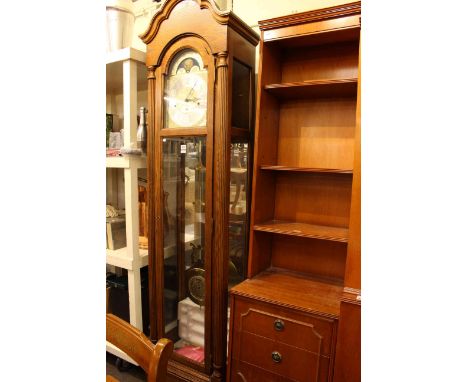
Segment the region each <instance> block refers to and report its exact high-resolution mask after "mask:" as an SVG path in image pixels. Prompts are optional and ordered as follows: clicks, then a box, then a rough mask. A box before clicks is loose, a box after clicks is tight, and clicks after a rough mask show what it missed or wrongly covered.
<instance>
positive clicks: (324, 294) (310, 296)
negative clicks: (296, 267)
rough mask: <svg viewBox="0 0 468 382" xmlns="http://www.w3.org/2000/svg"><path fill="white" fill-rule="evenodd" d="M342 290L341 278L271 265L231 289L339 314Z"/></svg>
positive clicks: (316, 311) (319, 312) (333, 315)
mask: <svg viewBox="0 0 468 382" xmlns="http://www.w3.org/2000/svg"><path fill="white" fill-rule="evenodd" d="M342 290H343V287H342V284H340V283H339V282H332V281H328V280H327V281H325V280H321V279H319V278H314V277H310V276H307V275H304V274H300V273H296V272H291V271H287V270H278V269H274V268H270V269H268V270H265V271H263V272H261V273H259V274H258V275H257V276H255V277H253V278H251V279H248V280H245V281H244V282H242V283H241V284H238V285H236V286H235V287H233V288H232V289H231V291H230V292H231V293H232V294H235V295H239V296H244V297H250V298H254V299H257V300H260V301H264V302H269V303H272V304H275V305H279V306H282V307H289V308H294V309H297V310H300V311H304V312H309V313H314V314H317V315H319V316H324V317H331V318H338V317H339V312H340V297H341V292H342Z"/></svg>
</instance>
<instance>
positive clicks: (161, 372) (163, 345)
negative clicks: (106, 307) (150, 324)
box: [106, 313, 174, 382]
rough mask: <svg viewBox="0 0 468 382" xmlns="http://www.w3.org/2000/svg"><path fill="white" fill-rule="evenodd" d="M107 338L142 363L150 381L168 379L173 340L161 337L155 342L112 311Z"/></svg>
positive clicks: (162, 381) (108, 320)
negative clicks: (168, 364)
mask: <svg viewBox="0 0 468 382" xmlns="http://www.w3.org/2000/svg"><path fill="white" fill-rule="evenodd" d="M106 339H107V341H109V342H110V343H111V344H113V345H115V346H117V347H118V348H119V349H120V350H122V351H123V352H125V353H126V354H127V355H128V356H129V357H130V358H132V359H134V360H135V361H136V362H137V363H138V365H140V367H141V368H142V369H143V370H144V371H145V372H146V375H147V381H148V382H150V381H151V382H165V381H166V376H167V363H168V361H169V358H170V357H171V355H172V351H173V348H174V344H173V343H172V341H171V340H168V339H166V338H161V339H160V340H159V341H158V342H157V343H156V344H153V343H152V342H151V341H150V340H149V339H148V337H146V336H145V334H144V333H142V332H141V331H140V330H138V329H137V328H135V327H133V326H132V325H130V324H129V323H128V322H126V321H124V320H122V319H120V318H119V317H116V316H114V315H113V314H110V313H108V314H106ZM110 380H112V379H110Z"/></svg>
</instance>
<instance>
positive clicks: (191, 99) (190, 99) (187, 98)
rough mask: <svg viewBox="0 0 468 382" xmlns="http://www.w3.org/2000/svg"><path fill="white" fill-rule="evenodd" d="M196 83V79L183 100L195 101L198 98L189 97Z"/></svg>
mask: <svg viewBox="0 0 468 382" xmlns="http://www.w3.org/2000/svg"><path fill="white" fill-rule="evenodd" d="M197 83H198V80H196V81H195V83H194V84H193V86H192V89H190V91H189V93H188V94H187V97H185V102H189V101H192V102H195V101H197V100H198V98H195V97H192V98H190V94H192V92H193V89H195V85H196V84H197Z"/></svg>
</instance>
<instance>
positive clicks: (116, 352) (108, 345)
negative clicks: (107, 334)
mask: <svg viewBox="0 0 468 382" xmlns="http://www.w3.org/2000/svg"><path fill="white" fill-rule="evenodd" d="M106 351H107V352H109V353H111V354H113V355H115V356H116V357H119V358H121V359H124V360H125V361H127V362H130V363H131V364H133V365H136V366H138V364H137V363H136V361H135V360H134V359H133V358H130V357H129V356H128V355H127V353H124V352H123V351H122V350H120V349H119V348H118V347H116V346H114V345H112V344H111V343H110V342H108V341H106Z"/></svg>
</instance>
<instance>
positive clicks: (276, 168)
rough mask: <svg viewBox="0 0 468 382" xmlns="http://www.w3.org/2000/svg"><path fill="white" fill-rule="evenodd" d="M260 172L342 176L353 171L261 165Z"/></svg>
mask: <svg viewBox="0 0 468 382" xmlns="http://www.w3.org/2000/svg"><path fill="white" fill-rule="evenodd" d="M260 169H261V170H267V171H298V172H310V173H319V174H327V173H330V174H342V175H352V174H353V170H350V169H336V168H311V167H291V166H279V165H261V166H260Z"/></svg>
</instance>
